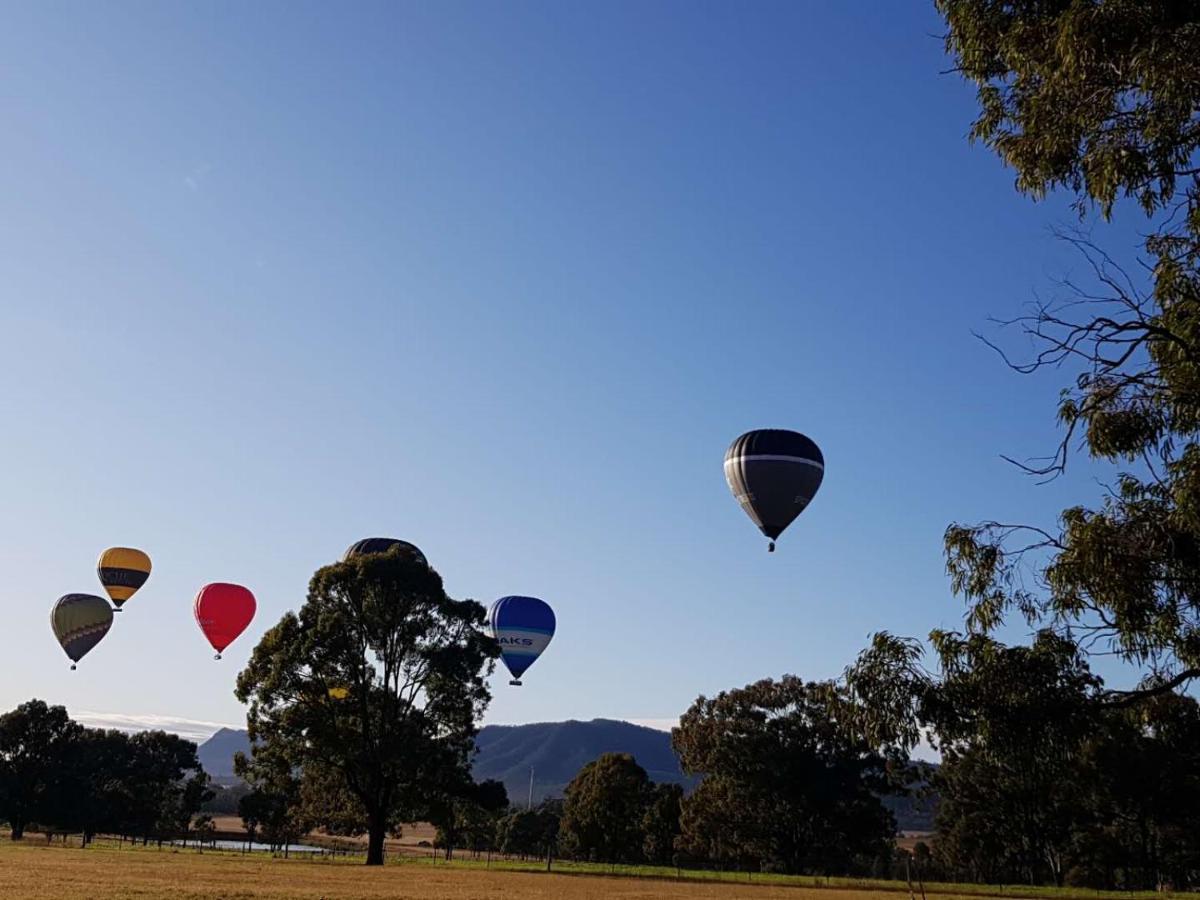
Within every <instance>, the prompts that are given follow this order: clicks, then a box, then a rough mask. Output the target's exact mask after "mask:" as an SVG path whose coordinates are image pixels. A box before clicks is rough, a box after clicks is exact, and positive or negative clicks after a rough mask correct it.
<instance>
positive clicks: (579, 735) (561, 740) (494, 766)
mask: <svg viewBox="0 0 1200 900" xmlns="http://www.w3.org/2000/svg"><path fill="white" fill-rule="evenodd" d="M475 743H476V745H477V746H478V748H479V753H478V754H477V755H476V757H475V762H474V765H473V772H474V775H475V778H476V780H477V781H484V780H486V779H489V778H494V779H496V780H497V781H502V782H504V786H505V787H506V788H507V789H508V798H509V800H510V801H511V802H512V803H513V804H517V805H520V804H524V803H526V802H528V797H529V770H530V768H532V769H533V801H534V803H537V802H539V801H541V800H543V799H545V798H547V797H561V796H562V793H563V788H565V787H566V786H567V784H568V783H570V781H571V779H572V778H574V777H575V775H576V773H577V772H578V771H579V770H580V769H581V768H583V766H585V765H586V764H587V763H589V762H591V761H592V760H593V759H595V758H596V757H598V756H600V755H601V754H603V753H630V754H632V755H633V757H634V759H636V760H637V761H638V764H639V765H640V766H641V767H642V768H643V769H645V770H646V773H647V774H648V775H649V776H650V779H651V780H652V781H656V782H671V783H674V784H681V785H683V786H684V788H685V790H690V789H691V788H692V787H694V786H695V785H696V783H697V782H698V781H699V779H697V778H691V777H689V776H687V775H684V774H683V771H682V770H681V769H680V767H679V759H678V757H676V756H675V751H674V750H672V749H671V735H670V734H668V733H667V732H665V731H657V730H655V729H653V728H646V727H644V726H641V725H633V724H631V723H629V722H619V721H615V720H613V719H593V720H592V721H590V722H577V721H575V720H573V719H572V720H570V721H567V722H538V723H534V724H531V725H488V726H486V727H484V728H482V729H480V732H479V735H478V736H477V737H476V739H475ZM238 750H241V751H242V752H243V753H249V752H250V741H249V739H248V738H247V736H246V732H245V731H242V730H237V729H232V728H222V729H221V730H220V731H218V732H217V733H216V734H214V735H213V736H212V737H211V738H209V739H208V740H207V741H205V742H204V743H203V744H202V745H201V746H200V753H199V755H200V762H201V764H202V765H203V766H204V771H206V772H208V774H209V775H211V776H212V777H213V780H214V781H217V782H219V783H222V784H230V783H232V782H236V781H237V778H236V776H235V775H234V774H233V755H234V753H236V752H237V751H238ZM936 802H937V801H936V799H935V798H916V797H888V798H885V799H884V805H885V806H887V808H888V809H890V810H891V811H892V814H893V815H894V816H895V817H896V822H897V825H898V826H899V828H900V830H901V831H929V830H931V829H932V825H933V814H934V810H935V809H936Z"/></svg>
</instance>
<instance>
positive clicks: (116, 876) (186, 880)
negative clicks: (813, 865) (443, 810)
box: [0, 841, 896, 900]
mask: <svg viewBox="0 0 1200 900" xmlns="http://www.w3.org/2000/svg"><path fill="white" fill-rule="evenodd" d="M818 894H819V895H821V898H822V900H895V897H896V895H895V894H884V893H877V892H874V891H851V890H839V891H836V892H830V891H825V890H820V889H812V888H796V887H777V886H767V885H762V886H759V885H738V884H702V883H687V882H683V883H676V882H671V881H659V880H641V879H636V878H605V877H601V876H584V875H547V874H545V873H536V874H535V873H528V872H499V871H487V870H484V869H480V868H454V867H438V866H431V865H422V864H420V863H404V864H400V865H389V866H385V867H383V868H381V869H368V868H366V867H365V866H362V865H361V864H352V863H338V862H328V861H325V862H321V861H307V860H295V859H292V860H282V859H271V858H269V857H267V856H265V855H257V856H251V857H246V856H241V855H238V854H234V853H213V852H206V853H203V854H200V853H195V852H194V851H178V852H172V851H169V850H163V851H158V850H155V849H153V848H150V849H142V848H138V849H129V848H128V846H126V847H125V848H124V849H114V848H109V847H96V846H93V847H90V848H88V849H86V850H82V849H79V848H78V847H63V846H61V845H56V846H47V845H45V844H42V843H40V842H37V843H22V844H16V845H13V844H10V843H8V842H7V841H6V842H4V843H3V844H0V897H2V898H6V900H7V898H30V900H116V898H121V900H284V898H287V900H293V898H295V900H318V898H320V900H379V898H393V900H475V898H479V900H511V898H513V897H521V898H522V900H526V898H528V900H539V898H545V900H551V898H553V900H557V898H563V900H593V898H594V900H610V898H611V900H651V898H668V900H671V898H691V900H705V898H713V900H717V898H719V900H732V898H738V897H750V898H754V900H784V898H786V900H812V897H813V896H814V895H818Z"/></svg>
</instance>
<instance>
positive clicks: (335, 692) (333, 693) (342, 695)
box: [329, 685, 350, 700]
mask: <svg viewBox="0 0 1200 900" xmlns="http://www.w3.org/2000/svg"><path fill="white" fill-rule="evenodd" d="M349 696H350V688H348V687H345V686H344V685H335V686H334V687H331V688H330V689H329V698H330V699H331V700H345V699H346V698H347V697H349Z"/></svg>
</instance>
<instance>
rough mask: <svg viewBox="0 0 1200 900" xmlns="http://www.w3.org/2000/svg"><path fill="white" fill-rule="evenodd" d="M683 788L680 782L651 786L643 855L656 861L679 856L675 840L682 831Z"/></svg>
mask: <svg viewBox="0 0 1200 900" xmlns="http://www.w3.org/2000/svg"><path fill="white" fill-rule="evenodd" d="M682 814H683V788H682V787H681V786H680V785H678V784H656V785H653V786H652V787H651V788H650V793H649V800H648V802H647V804H646V812H645V813H644V814H643V815H642V823H641V825H642V827H641V831H642V855H643V856H644V857H645V859H646V862H648V863H651V864H653V865H658V866H665V865H669V864H670V863H671V862H672V860H673V859H674V858H675V842H676V840H677V839H678V838H679V835H680V833H681V830H682V829H681V827H680V824H679V820H680V817H681V816H682Z"/></svg>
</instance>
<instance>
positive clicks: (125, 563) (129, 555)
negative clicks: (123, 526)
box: [96, 547, 150, 612]
mask: <svg viewBox="0 0 1200 900" xmlns="http://www.w3.org/2000/svg"><path fill="white" fill-rule="evenodd" d="M96 574H97V575H99V576H100V583H101V584H102V585H104V590H105V591H107V592H108V597H109V599H110V600H112V602H113V606H115V607H116V609H117V612H120V611H121V604H122V603H124V602H125V601H126V600H128V599H129V598H130V597H132V596H133V595H134V594H135V593H136V592H137V589H138V588H140V587H141V586H142V585H143V584H145V583H146V579H147V578H149V577H150V557H149V556H147V555H146V554H145V553H143V552H142V551H141V550H135V549H134V548H132V547H109V548H108V549H107V550H105V551H104V552H103V553H101V554H100V561H99V562H98V563H96Z"/></svg>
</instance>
